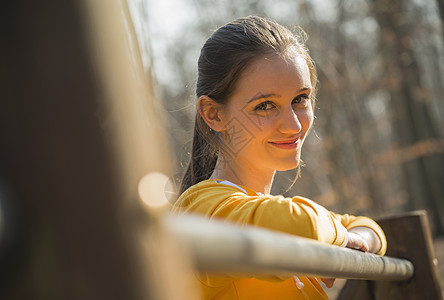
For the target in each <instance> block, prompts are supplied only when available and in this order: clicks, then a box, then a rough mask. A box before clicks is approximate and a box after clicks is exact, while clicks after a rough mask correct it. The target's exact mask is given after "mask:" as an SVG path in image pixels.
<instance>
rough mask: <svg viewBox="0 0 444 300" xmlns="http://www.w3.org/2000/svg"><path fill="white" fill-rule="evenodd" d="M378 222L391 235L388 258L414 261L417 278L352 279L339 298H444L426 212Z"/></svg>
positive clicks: (388, 238)
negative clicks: (398, 280)
mask: <svg viewBox="0 0 444 300" xmlns="http://www.w3.org/2000/svg"><path fill="white" fill-rule="evenodd" d="M378 223H379V224H380V225H381V227H382V229H383V230H384V232H385V234H386V236H387V240H388V248H387V254H386V255H388V256H394V257H400V258H405V259H408V260H410V261H411V262H412V263H413V265H414V267H415V274H414V276H413V278H412V279H411V280H408V281H405V282H393V281H383V280H378V281H373V282H369V281H355V280H349V281H347V283H346V285H345V286H344V288H343V290H342V291H341V293H340V295H339V297H338V299H355V296H357V295H359V296H360V299H362V297H370V298H369V299H375V300H383V299H412V300H413V299H443V295H442V293H441V290H440V285H439V277H438V272H437V268H436V265H435V263H434V259H435V255H434V251H433V244H432V238H431V234H430V229H429V225H428V221H427V215H426V213H425V212H424V211H416V212H411V213H406V214H403V215H399V216H396V217H388V218H384V219H381V220H379V221H378ZM364 295H365V296H364Z"/></svg>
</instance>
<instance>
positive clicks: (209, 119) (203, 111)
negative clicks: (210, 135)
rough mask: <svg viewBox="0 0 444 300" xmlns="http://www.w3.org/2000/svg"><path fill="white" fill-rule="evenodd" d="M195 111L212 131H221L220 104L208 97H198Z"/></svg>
mask: <svg viewBox="0 0 444 300" xmlns="http://www.w3.org/2000/svg"><path fill="white" fill-rule="evenodd" d="M197 109H198V111H199V113H200V116H201V117H202V119H203V120H204V121H205V123H207V125H208V126H209V127H210V128H211V129H213V130H214V131H222V130H223V129H224V127H225V126H224V123H223V118H222V104H219V103H217V102H216V101H214V100H213V99H211V98H210V97H208V96H205V95H203V96H200V97H199V100H198V102H197Z"/></svg>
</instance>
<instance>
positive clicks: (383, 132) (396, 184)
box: [129, 0, 444, 289]
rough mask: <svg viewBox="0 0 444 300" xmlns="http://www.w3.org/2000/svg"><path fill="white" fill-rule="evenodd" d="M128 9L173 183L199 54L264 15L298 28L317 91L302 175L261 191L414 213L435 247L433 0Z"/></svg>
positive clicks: (188, 0)
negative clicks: (424, 218)
mask: <svg viewBox="0 0 444 300" xmlns="http://www.w3.org/2000/svg"><path fill="white" fill-rule="evenodd" d="M129 3H130V9H131V14H132V16H133V21H134V25H135V28H136V32H138V38H139V43H140V44H141V46H142V47H141V50H142V51H143V52H144V53H143V54H144V64H145V68H146V69H147V71H148V73H149V74H150V75H152V79H153V81H154V82H155V87H156V89H157V91H156V92H157V97H158V98H159V99H161V102H162V103H161V105H162V107H163V111H164V115H165V116H166V118H167V124H169V129H168V132H169V135H170V136H169V137H170V140H171V148H172V150H173V151H172V152H173V153H174V155H175V160H176V166H177V170H176V174H175V175H174V176H173V181H174V182H175V183H176V185H178V181H177V180H179V178H180V177H181V175H182V174H183V172H184V171H185V168H186V166H187V163H188V160H189V158H190V151H191V141H192V132H193V123H194V116H195V112H196V107H195V104H196V98H195V96H194V87H195V82H196V76H197V59H198V56H199V51H200V48H201V47H202V45H203V43H204V42H205V40H206V39H207V38H208V37H209V36H210V35H211V33H212V32H213V31H214V30H215V29H217V28H218V27H220V26H221V25H223V24H225V23H227V22H230V21H231V20H233V19H235V18H238V17H243V16H247V15H259V16H264V17H268V18H271V19H273V20H275V21H277V22H278V23H280V24H283V25H285V26H287V27H289V28H295V26H300V27H302V28H303V30H305V32H306V33H307V34H308V37H309V39H308V41H307V45H308V48H309V49H310V53H311V55H312V57H313V59H314V61H315V62H316V68H317V71H318V75H319V82H320V85H319V92H318V95H317V99H318V100H317V104H316V111H315V115H316V119H315V124H314V130H312V132H311V134H310V136H309V137H308V138H307V141H306V143H305V145H304V147H303V153H302V154H303V155H302V159H303V161H304V167H303V168H302V177H301V178H299V179H298V180H297V182H296V184H295V185H294V186H293V187H292V188H291V189H288V188H289V187H290V186H291V184H292V182H293V179H294V177H295V175H296V172H295V171H288V172H279V173H278V174H277V176H276V179H275V183H274V186H273V189H272V193H275V194H285V195H287V196H292V195H301V196H305V197H307V198H310V199H313V200H315V201H316V202H318V203H319V204H321V205H323V206H326V207H327V208H328V209H330V210H332V211H335V212H337V213H349V214H358V215H367V216H371V217H382V216H386V215H393V214H397V213H401V212H404V211H411V210H417V209H425V210H426V211H427V212H428V217H429V220H430V224H431V229H432V233H433V235H434V237H435V239H436V240H438V239H439V240H441V241H443V242H444V238H443V236H444V99H443V98H444V73H443V72H444V0H436V1H421V0H328V1H323V0H300V1H295V0H257V1H239V0H221V1H208V0H163V1H155V0H131V1H129ZM167 192H170V191H169V190H168V191H167ZM439 237H440V238H439ZM442 244H443V245H442ZM441 248H444V243H441V244H439V245H437V248H436V250H435V251H436V252H437V254H438V257H439V258H440V259H441V260H442V259H444V257H442V258H441V257H440V256H439V254H440V253H443V252H444V249H441ZM439 267H440V273H441V274H444V265H442V264H440V266H439ZM442 276H443V275H441V277H442ZM443 289H444V286H443Z"/></svg>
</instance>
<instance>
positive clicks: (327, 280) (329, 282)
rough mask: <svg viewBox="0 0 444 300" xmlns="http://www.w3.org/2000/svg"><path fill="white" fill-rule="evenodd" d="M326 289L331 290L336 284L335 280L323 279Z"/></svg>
mask: <svg viewBox="0 0 444 300" xmlns="http://www.w3.org/2000/svg"><path fill="white" fill-rule="evenodd" d="M321 280H322V282H323V283H324V284H325V286H326V287H328V288H331V287H332V286H333V284H334V283H335V280H336V279H335V278H321Z"/></svg>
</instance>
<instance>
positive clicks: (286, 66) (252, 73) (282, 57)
mask: <svg viewBox="0 0 444 300" xmlns="http://www.w3.org/2000/svg"><path fill="white" fill-rule="evenodd" d="M282 79H286V80H287V81H292V82H293V83H291V85H298V86H299V85H300V86H304V87H308V88H311V81H310V71H309V68H308V66H307V62H306V60H305V58H304V57H303V56H302V55H300V54H298V53H294V52H293V53H286V54H276V53H273V54H269V55H262V56H260V57H258V58H256V59H255V60H253V61H252V63H251V64H250V65H249V66H248V67H247V69H246V70H245V71H244V72H243V74H242V75H241V77H240V78H239V85H238V87H239V88H241V87H242V85H245V84H253V83H258V84H259V83H260V84H263V85H270V84H273V83H276V82H278V81H279V80H282Z"/></svg>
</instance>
